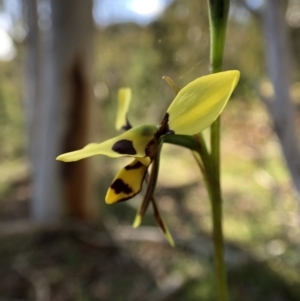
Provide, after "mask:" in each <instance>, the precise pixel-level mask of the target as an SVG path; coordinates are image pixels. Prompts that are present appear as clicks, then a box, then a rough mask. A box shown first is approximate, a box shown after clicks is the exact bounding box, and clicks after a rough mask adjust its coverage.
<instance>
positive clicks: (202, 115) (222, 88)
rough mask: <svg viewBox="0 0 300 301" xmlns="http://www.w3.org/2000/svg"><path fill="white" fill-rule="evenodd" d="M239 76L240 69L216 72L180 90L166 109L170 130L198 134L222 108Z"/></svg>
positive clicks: (178, 132) (211, 121)
mask: <svg viewBox="0 0 300 301" xmlns="http://www.w3.org/2000/svg"><path fill="white" fill-rule="evenodd" d="M239 77H240V72H239V71H237V70H231V71H225V72H219V73H214V74H210V75H207V76H202V77H200V78H198V79H196V80H194V81H192V82H191V83H189V84H188V85H187V86H185V87H184V88H183V89H181V90H180V92H179V93H178V94H177V96H176V97H175V99H174V101H173V102H172V104H171V105H170V107H169V109H168V111H167V113H168V114H169V123H168V124H169V128H170V130H173V131H174V132H175V134H178V135H180V134H181V135H195V134H198V133H200V132H202V131H203V130H204V129H205V128H207V127H208V126H210V125H211V124H212V123H213V122H214V121H215V120H216V119H217V117H218V116H219V115H220V114H221V112H222V111H223V109H224V107H225V105H226V103H227V101H228V99H229V97H230V96H231V94H232V92H233V90H234V88H235V87H236V85H237V83H238V80H239Z"/></svg>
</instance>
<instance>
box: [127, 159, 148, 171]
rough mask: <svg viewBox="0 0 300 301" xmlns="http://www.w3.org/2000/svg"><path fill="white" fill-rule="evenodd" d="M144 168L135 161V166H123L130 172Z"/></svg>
mask: <svg viewBox="0 0 300 301" xmlns="http://www.w3.org/2000/svg"><path fill="white" fill-rule="evenodd" d="M142 166H144V165H143V164H142V163H141V162H140V161H137V162H136V163H135V164H133V165H127V166H125V169H126V170H131V169H139V168H140V167H142Z"/></svg>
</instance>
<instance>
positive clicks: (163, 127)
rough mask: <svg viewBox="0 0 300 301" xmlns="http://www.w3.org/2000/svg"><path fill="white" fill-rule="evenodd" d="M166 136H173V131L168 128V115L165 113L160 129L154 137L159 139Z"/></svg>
mask: <svg viewBox="0 0 300 301" xmlns="http://www.w3.org/2000/svg"><path fill="white" fill-rule="evenodd" d="M166 134H174V131H172V130H170V128H169V113H166V115H165V116H164V118H163V120H162V122H161V124H160V127H159V128H158V130H157V131H156V133H155V137H156V138H157V139H159V138H160V137H161V136H163V135H166Z"/></svg>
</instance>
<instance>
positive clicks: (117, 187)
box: [110, 179, 133, 194]
mask: <svg viewBox="0 0 300 301" xmlns="http://www.w3.org/2000/svg"><path fill="white" fill-rule="evenodd" d="M110 188H111V189H113V190H114V191H115V193H116V194H120V193H122V192H123V193H125V194H130V193H132V192H133V190H132V188H131V187H130V186H129V185H128V184H126V183H125V182H124V181H123V180H122V179H116V180H115V181H114V182H113V183H112V184H111V185H110Z"/></svg>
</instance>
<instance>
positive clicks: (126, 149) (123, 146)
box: [112, 139, 136, 155]
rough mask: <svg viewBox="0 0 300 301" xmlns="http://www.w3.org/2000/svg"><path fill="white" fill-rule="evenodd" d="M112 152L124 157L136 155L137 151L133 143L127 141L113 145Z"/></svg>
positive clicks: (123, 140) (120, 141)
mask: <svg viewBox="0 0 300 301" xmlns="http://www.w3.org/2000/svg"><path fill="white" fill-rule="evenodd" d="M112 150H113V151H115V152H116V153H118V154H122V155H136V150H135V148H134V147H133V143H132V141H131V140H127V139H122V140H119V141H117V142H116V143H115V144H114V145H113V147H112Z"/></svg>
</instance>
